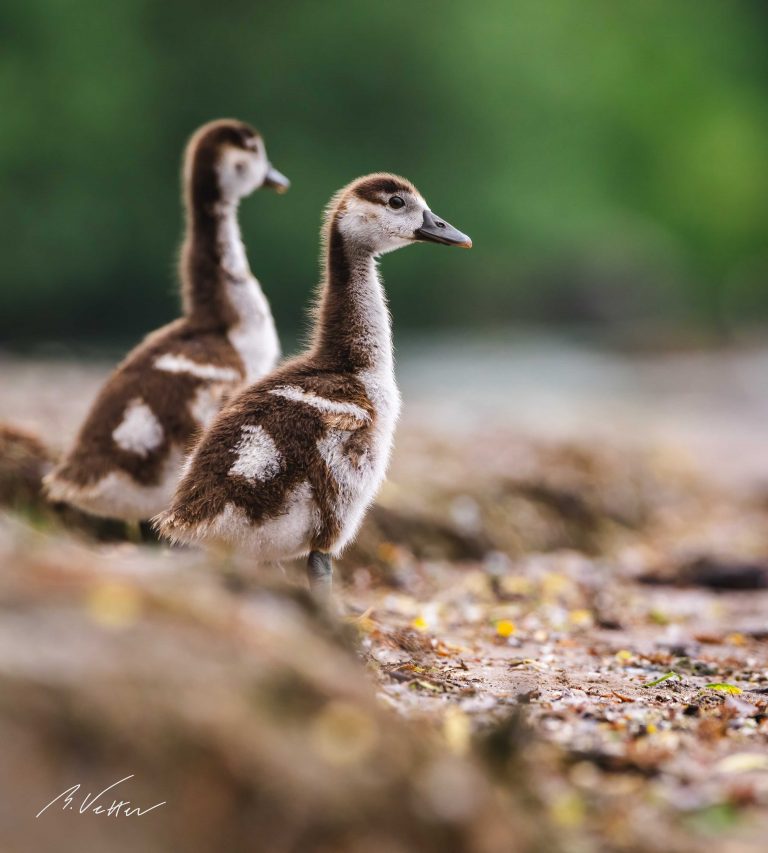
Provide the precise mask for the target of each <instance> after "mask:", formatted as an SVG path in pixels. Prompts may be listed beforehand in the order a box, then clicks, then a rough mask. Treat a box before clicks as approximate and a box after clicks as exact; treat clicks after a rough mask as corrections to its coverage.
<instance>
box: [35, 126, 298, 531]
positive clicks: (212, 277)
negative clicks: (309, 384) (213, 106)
mask: <svg viewBox="0 0 768 853" xmlns="http://www.w3.org/2000/svg"><path fill="white" fill-rule="evenodd" d="M182 177H183V185H184V206H185V210H186V235H185V239H184V242H183V244H182V249H181V257H180V264H179V277H180V279H181V287H182V301H183V316H182V317H181V318H180V319H178V320H176V321H175V322H172V323H170V324H169V325H167V326H164V327H163V328H161V329H158V330H157V331H155V332H153V333H152V334H150V335H149V336H148V337H147V338H145V340H144V341H143V342H142V343H141V344H139V346H137V347H136V348H135V349H134V350H133V351H132V352H131V353H130V354H129V355H128V356H127V357H126V358H125V360H124V361H123V362H122V363H121V364H120V365H119V366H118V367H117V368H116V370H115V371H114V372H113V373H112V375H111V376H110V378H109V379H108V380H107V382H106V384H105V385H104V386H103V388H102V389H101V392H100V393H99V395H98V397H97V398H96V401H95V402H94V403H93V405H92V407H91V410H90V412H89V413H88V415H87V417H86V419H85V422H84V423H83V425H82V427H81V429H80V432H79V434H78V436H77V438H76V440H75V443H74V446H73V447H72V449H71V450H70V451H69V453H68V454H67V455H66V456H65V458H64V459H63V461H62V462H61V463H60V464H59V465H58V466H57V467H56V468H55V469H54V470H53V471H52V472H51V473H50V474H49V475H48V476H47V477H46V479H45V488H46V491H47V495H48V497H49V498H50V499H51V500H53V501H63V502H66V503H68V504H71V505H73V506H75V507H77V508H79V509H81V510H85V511H86V512H89V513H91V514H93V515H98V516H104V517H108V518H117V519H122V520H124V521H126V522H133V523H135V522H140V521H144V520H147V519H150V518H151V517H152V516H154V515H156V514H157V513H159V512H160V511H161V510H163V509H165V508H167V507H168V505H169V503H170V500H171V497H172V496H173V492H174V489H175V487H176V485H177V482H178V478H179V474H180V470H181V466H182V462H183V458H184V456H185V454H186V453H187V452H188V451H189V449H190V447H191V444H192V442H193V440H194V438H195V436H196V435H197V434H198V433H199V431H200V430H201V429H202V428H203V427H205V426H206V425H208V424H209V423H210V421H211V420H212V418H213V417H214V415H215V414H216V413H217V412H218V410H219V409H220V408H221V406H222V405H223V402H224V401H225V399H226V397H227V396H228V395H230V394H231V393H232V392H233V390H234V389H235V388H236V387H237V386H239V385H241V384H243V383H251V382H254V381H255V380H257V379H259V378H260V377H261V376H264V375H265V374H267V373H268V372H269V371H270V370H272V369H273V368H274V366H275V365H276V363H277V360H278V358H279V355H280V346H279V341H278V337H277V332H276V330H275V324H274V321H273V319H272V313H271V311H270V308H269V303H268V302H267V299H266V298H265V296H264V293H263V292H262V289H261V286H260V284H259V282H258V281H257V280H256V279H255V278H254V276H253V274H252V273H251V270H250V267H249V265H248V260H247V257H246V253H245V248H244V246H243V242H242V239H241V236H240V228H239V224H238V219H237V212H238V205H239V202H240V200H241V199H243V198H245V197H246V196H248V195H250V194H251V193H252V192H253V191H254V190H256V189H259V188H260V187H270V188H272V189H275V190H277V191H278V192H285V191H286V190H287V189H288V187H289V181H288V179H287V178H286V177H285V176H284V175H282V174H281V173H280V172H279V171H277V169H275V168H274V167H273V166H272V165H271V163H270V161H269V158H268V157H267V152H266V148H265V146H264V140H263V139H262V137H261V136H260V134H259V133H258V132H257V131H256V130H254V129H253V128H252V127H251V126H249V125H248V124H245V123H243V122H241V121H235V120H229V119H227V120H219V121H213V122H210V123H209V124H206V125H204V126H203V127H201V128H199V129H198V130H197V132H196V133H194V134H193V136H192V137H191V139H190V140H189V142H188V144H187V147H186V152H185V156H184V166H183V176H182Z"/></svg>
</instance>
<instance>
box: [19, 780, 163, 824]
mask: <svg viewBox="0 0 768 853" xmlns="http://www.w3.org/2000/svg"><path fill="white" fill-rule="evenodd" d="M133 776H134V774H133V773H131V775H130V776H126V777H125V778H123V779H118V780H117V782H113V783H112V784H111V785H109V786H108V787H107V788H105V789H104V790H103V791H101V792H100V793H98V794H96V796H94V795H93V794H86V795H85V796H84V797H83V801H82V803H81V804H80V806H79V811H80V814H85V813H86V812H91V814H105V815H108V816H110V817H117V816H119V815H120V814H121V813H122V815H123V816H124V817H132V816H133V815H136V816H137V817H141V815H145V814H146V813H147V812H151V811H152V809H157V808H160V806H164V805H165V803H166V801H165V800H163V802H162V803H155V805H154V806H150V807H149V808H148V809H142V808H139V806H131V801H130V800H112V805H111V806H103V805H102V804H101V803H99V800H100V799H101V798H102V797H103V796H104V794H106V793H107V791H111V790H112V789H113V788H116V787H117V786H118V785H120V784H122V783H123V782H127V781H128V780H129V779H133ZM79 790H80V785H73V786H72V787H71V788H67V790H66V791H62V792H61V793H60V794H59V795H58V796H57V797H54V798H53V799H52V800H51V801H50V803H48V805H47V806H43V808H41V809H40V811H39V812H38V813H37V814H36V815H35V817H40V815H41V814H42V813H43V812H44V811H45V810H46V809H48V808H50V807H51V806H52V805H53V804H54V803H56V802H58V801H59V800H60V799H61V798H62V797H63V798H64V804H63V805H62V807H61V810H62V811H67V809H69V810H72V809H74V808H75V805H76V804H75V803H74V802H73V801H74V799H75V796H76V795H77V792H78V791H79Z"/></svg>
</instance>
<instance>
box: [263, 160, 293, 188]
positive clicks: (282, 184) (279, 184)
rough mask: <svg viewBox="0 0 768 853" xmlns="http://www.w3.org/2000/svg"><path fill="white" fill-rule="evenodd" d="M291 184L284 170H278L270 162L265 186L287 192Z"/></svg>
mask: <svg viewBox="0 0 768 853" xmlns="http://www.w3.org/2000/svg"><path fill="white" fill-rule="evenodd" d="M290 185H291V182H290V181H289V180H288V178H286V177H285V175H284V174H283V173H282V172H278V171H277V169H276V168H275V167H274V166H273V165H272V164H271V163H270V164H269V168H268V169H267V176H266V177H265V178H264V186H265V187H270V188H271V189H273V190H274V191H275V192H278V193H285V192H288V188H289V187H290Z"/></svg>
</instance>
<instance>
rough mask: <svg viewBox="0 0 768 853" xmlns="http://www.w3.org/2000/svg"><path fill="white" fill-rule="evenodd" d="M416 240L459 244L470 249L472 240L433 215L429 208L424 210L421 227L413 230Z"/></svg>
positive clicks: (448, 244) (450, 244)
mask: <svg viewBox="0 0 768 853" xmlns="http://www.w3.org/2000/svg"><path fill="white" fill-rule="evenodd" d="M414 236H415V239H416V240H426V241H428V242H430V243H443V244H444V245H446V246H459V247H460V248H462V249H471V248H472V240H470V238H469V237H467V235H466V234H462V233H461V231H459V230H458V229H456V228H454V227H453V225H449V224H448V223H447V222H446V221H445V220H444V219H440V218H439V217H437V216H435V214H434V213H432V211H431V210H425V211H424V221H423V222H422V223H421V228H417V229H416V231H415V232H414Z"/></svg>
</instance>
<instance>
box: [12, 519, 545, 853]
mask: <svg viewBox="0 0 768 853" xmlns="http://www.w3.org/2000/svg"><path fill="white" fill-rule="evenodd" d="M0 564H2V573H0V608H1V609H2V618H1V619H0V742H2V744H3V759H2V761H1V762H0V789H1V790H2V791H3V792H4V793H3V797H2V798H0V849H2V850H3V851H20V852H21V851H23V853H27V851H29V853H45V851H53V850H56V851H70V850H72V851H75V850H78V851H81V850H93V851H96V850H109V851H111V853H123V851H126V853H128V851H131V853H132V851H142V853H152V851H168V850H185V851H192V852H193V853H194V852H195V851H214V850H215V851H240V850H248V851H252V850H263V851H302V853H303V851H328V853H331V851H333V853H340V851H350V853H352V851H355V853H357V851H366V853H368V851H370V853H376V851H381V853H385V851H386V853H395V851H441V853H442V851H452V850H457V851H463V850H466V851H502V850H503V851H517V850H521V851H533V850H552V849H553V848H552V839H551V838H547V837H546V836H545V835H544V834H543V831H542V825H541V824H540V822H539V820H538V819H535V818H534V814H535V812H536V809H535V807H534V806H533V804H532V801H531V799H530V797H529V796H528V795H527V794H525V793H524V792H523V791H522V789H519V788H517V787H516V786H515V784H513V783H510V782H509V781H508V779H509V774H508V773H507V775H506V776H505V774H504V773H502V774H501V776H500V775H499V774H496V776H495V777H494V778H493V779H492V778H491V776H490V775H489V771H488V770H484V769H483V768H482V766H481V765H480V764H479V763H476V762H474V761H472V760H470V759H469V758H467V757H461V756H460V755H458V754H455V753H452V752H451V750H450V749H446V747H445V744H444V743H441V742H440V739H439V738H438V736H437V735H436V734H435V733H434V732H430V731H429V730H427V729H425V728H422V727H419V726H416V725H408V724H406V723H405V722H403V721H401V720H399V719H397V718H396V717H395V716H394V715H393V714H392V713H391V712H387V711H385V710H384V709H383V708H382V707H380V706H379V704H378V703H377V701H376V700H375V698H374V694H373V689H372V687H371V685H370V683H369V681H368V679H367V678H366V676H365V674H364V671H363V668H362V666H361V664H360V662H359V660H358V659H357V658H356V656H355V655H354V653H353V652H352V651H351V650H350V649H351V646H350V643H349V642H348V641H347V640H346V639H345V637H344V632H343V631H340V629H339V627H338V625H336V624H335V623H334V622H333V621H331V620H329V619H328V618H327V617H325V616H323V615H321V614H319V613H318V612H316V610H315V609H314V607H313V605H312V604H311V602H310V601H309V600H308V599H306V598H305V597H304V596H303V594H302V593H301V591H296V590H291V589H287V588H286V587H285V586H284V585H283V586H282V587H280V586H277V585H275V584H274V583H273V582H272V581H271V580H270V579H268V578H267V579H266V581H265V579H264V578H262V579H261V580H260V583H259V586H258V588H256V587H254V586H252V585H251V584H249V582H248V581H247V580H246V579H245V578H244V577H242V576H240V575H239V573H238V570H237V567H236V566H229V567H227V568H226V569H225V570H222V571H219V572H213V571H212V570H211V568H210V566H206V565H205V564H204V563H203V561H202V559H201V558H199V557H197V556H192V555H190V554H188V553H187V554H184V553H177V554H167V553H166V554H164V555H163V554H160V553H158V552H154V553H153V552H151V551H149V550H148V549H146V548H138V547H135V546H128V545H125V546H120V547H112V548H110V549H106V548H104V547H102V548H101V549H100V550H93V549H90V550H86V549H85V548H83V547H82V546H79V545H77V544H75V543H73V542H71V541H69V540H67V539H64V538H58V539H53V538H49V537H45V536H40V535H39V534H34V533H32V532H31V531H30V530H29V529H28V528H25V527H22V526H21V525H19V524H18V523H16V522H12V521H4V522H3V524H2V526H0ZM512 760H513V761H514V760H516V759H514V757H513V758H512ZM507 769H508V770H511V769H512V768H507ZM129 775H132V777H133V778H131V779H129V780H127V781H125V782H123V783H121V785H120V786H118V788H116V789H114V790H110V791H108V792H107V793H106V794H104V795H103V796H102V797H101V798H100V799H99V801H98V802H99V803H100V804H101V805H102V806H103V807H104V808H108V807H109V806H110V805H111V804H112V802H113V800H114V799H117V800H118V801H119V800H120V799H125V800H130V803H131V807H134V806H139V807H141V808H143V809H145V808H148V807H150V806H152V805H154V804H155V803H159V802H161V801H165V804H164V805H162V806H160V807H159V808H157V809H154V810H152V811H151V812H149V813H147V814H144V815H142V816H139V815H132V816H130V817H129V816H125V815H124V814H122V813H121V814H120V815H119V816H115V815H112V816H109V815H107V814H95V813H93V810H92V809H89V810H87V811H86V813H84V814H80V813H79V808H80V806H81V804H82V802H83V798H84V796H85V795H86V794H88V793H92V794H97V793H98V792H100V791H102V790H103V789H104V788H106V787H107V786H109V785H111V784H112V783H114V782H117V781H118V780H120V779H123V778H124V777H127V776H129ZM516 775H519V774H516ZM500 779H501V780H506V781H504V783H503V784H500ZM77 784H80V785H81V788H80V789H79V791H78V792H76V793H75V794H74V800H73V804H74V805H73V808H72V809H68V810H62V806H63V805H64V804H65V802H64V800H63V799H61V800H59V801H57V802H56V803H54V804H53V805H51V806H50V808H48V809H47V810H46V811H45V812H44V813H43V814H42V815H41V816H40V817H39V818H35V815H36V814H37V813H38V812H39V810H40V809H42V808H43V807H44V806H45V805H46V804H47V803H49V802H50V801H51V800H53V799H54V797H56V796H57V795H58V794H60V793H61V792H63V791H65V790H66V789H68V788H70V787H71V786H73V785H77Z"/></svg>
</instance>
